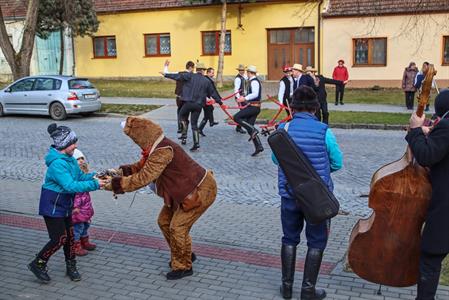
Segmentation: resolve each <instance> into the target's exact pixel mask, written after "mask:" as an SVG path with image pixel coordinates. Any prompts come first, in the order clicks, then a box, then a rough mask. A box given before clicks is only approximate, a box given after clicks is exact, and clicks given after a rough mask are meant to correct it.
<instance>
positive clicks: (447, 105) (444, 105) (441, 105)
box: [435, 89, 449, 117]
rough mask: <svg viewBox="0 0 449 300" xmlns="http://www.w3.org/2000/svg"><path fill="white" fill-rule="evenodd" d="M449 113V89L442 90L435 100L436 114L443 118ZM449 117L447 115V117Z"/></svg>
mask: <svg viewBox="0 0 449 300" xmlns="http://www.w3.org/2000/svg"><path fill="white" fill-rule="evenodd" d="M448 111H449V89H444V90H441V91H440V93H439V94H438V96H437V97H436V98H435V114H436V115H437V116H438V117H442V116H443V115H444V114H445V113H447V112H448ZM446 116H447V115H446Z"/></svg>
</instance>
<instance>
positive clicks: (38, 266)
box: [28, 257, 51, 283]
mask: <svg viewBox="0 0 449 300" xmlns="http://www.w3.org/2000/svg"><path fill="white" fill-rule="evenodd" d="M28 269H29V270H30V271H31V272H33V274H34V275H35V276H36V277H37V279H39V280H40V281H41V282H42V283H49V282H50V280H51V278H50V276H48V274H47V272H48V269H47V262H46V261H45V260H43V259H41V258H39V257H36V258H35V259H34V260H33V261H32V262H30V263H29V264H28Z"/></svg>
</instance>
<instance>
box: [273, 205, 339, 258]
mask: <svg viewBox="0 0 449 300" xmlns="http://www.w3.org/2000/svg"><path fill="white" fill-rule="evenodd" d="M281 222H282V231H283V233H284V235H283V236H282V244H287V245H292V246H297V245H298V244H299V242H300V241H301V232H302V229H303V228H304V223H306V239H307V247H309V248H314V249H320V250H324V249H325V248H326V245H327V239H328V236H329V229H330V220H326V221H324V222H322V223H319V224H313V225H312V224H309V223H307V222H306V221H305V219H304V214H303V213H302V211H301V209H300V208H299V207H298V205H297V204H296V200H295V199H292V198H285V197H282V198H281Z"/></svg>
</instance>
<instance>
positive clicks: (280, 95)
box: [278, 76, 293, 102]
mask: <svg viewBox="0 0 449 300" xmlns="http://www.w3.org/2000/svg"><path fill="white" fill-rule="evenodd" d="M287 78H288V81H290V95H289V96H290V97H292V96H293V78H292V77H291V76H288V77H287ZM284 93H285V83H284V81H283V80H281V81H279V92H278V100H279V101H281V102H282V99H283V98H284Z"/></svg>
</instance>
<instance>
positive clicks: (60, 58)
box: [59, 27, 65, 75]
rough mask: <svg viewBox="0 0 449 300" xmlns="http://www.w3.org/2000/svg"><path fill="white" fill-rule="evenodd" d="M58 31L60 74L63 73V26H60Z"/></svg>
mask: <svg viewBox="0 0 449 300" xmlns="http://www.w3.org/2000/svg"><path fill="white" fill-rule="evenodd" d="M59 33H60V37H59V42H60V48H61V52H60V57H59V75H62V73H64V56H65V55H64V54H65V53H64V52H65V49H64V27H61V29H60V30H59Z"/></svg>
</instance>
